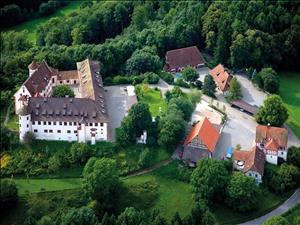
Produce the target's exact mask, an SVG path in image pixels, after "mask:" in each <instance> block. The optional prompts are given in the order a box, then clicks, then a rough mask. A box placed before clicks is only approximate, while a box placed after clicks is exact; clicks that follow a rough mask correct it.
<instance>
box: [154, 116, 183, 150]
mask: <svg viewBox="0 0 300 225" xmlns="http://www.w3.org/2000/svg"><path fill="white" fill-rule="evenodd" d="M158 127H159V135H158V137H159V138H158V144H159V145H162V146H165V147H167V148H172V147H174V146H176V144H177V143H179V141H181V140H182V138H183V137H184V133H185V121H184V119H183V118H182V115H181V113H180V112H178V113H176V112H173V113H171V114H168V115H166V116H164V117H162V118H161V119H160V121H159V124H158Z"/></svg>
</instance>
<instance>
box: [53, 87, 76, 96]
mask: <svg viewBox="0 0 300 225" xmlns="http://www.w3.org/2000/svg"><path fill="white" fill-rule="evenodd" d="M52 96H53V97H61V98H64V97H67V96H68V97H70V98H73V97H75V94H74V92H73V91H72V90H71V88H70V87H69V86H67V85H59V86H56V87H54V89H53V93H52Z"/></svg>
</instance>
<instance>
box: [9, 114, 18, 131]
mask: <svg viewBox="0 0 300 225" xmlns="http://www.w3.org/2000/svg"><path fill="white" fill-rule="evenodd" d="M6 127H7V128H8V129H10V130H12V131H19V121H18V116H17V115H16V114H10V115H9V120H8V122H7V125H6Z"/></svg>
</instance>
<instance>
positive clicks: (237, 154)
mask: <svg viewBox="0 0 300 225" xmlns="http://www.w3.org/2000/svg"><path fill="white" fill-rule="evenodd" d="M233 159H234V160H237V161H243V162H244V167H243V168H242V169H241V170H242V171H243V172H245V173H246V172H248V171H250V170H251V171H256V172H258V173H259V174H260V175H262V176H263V174H264V167H265V153H264V152H263V151H262V150H260V149H259V148H258V147H256V146H254V147H253V148H252V149H251V150H250V151H240V150H234V152H233Z"/></svg>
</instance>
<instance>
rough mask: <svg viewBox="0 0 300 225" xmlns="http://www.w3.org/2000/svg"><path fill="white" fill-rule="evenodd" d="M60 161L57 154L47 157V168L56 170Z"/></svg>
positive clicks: (59, 165)
mask: <svg viewBox="0 0 300 225" xmlns="http://www.w3.org/2000/svg"><path fill="white" fill-rule="evenodd" d="M61 166H62V165H61V161H60V158H59V157H58V155H53V156H51V157H50V158H49V159H48V170H49V172H56V171H58V170H59V168H60V167H61Z"/></svg>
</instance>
